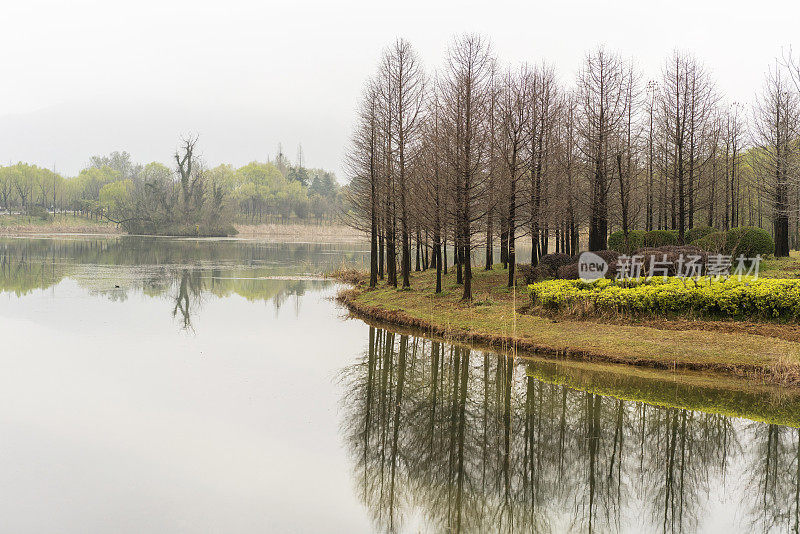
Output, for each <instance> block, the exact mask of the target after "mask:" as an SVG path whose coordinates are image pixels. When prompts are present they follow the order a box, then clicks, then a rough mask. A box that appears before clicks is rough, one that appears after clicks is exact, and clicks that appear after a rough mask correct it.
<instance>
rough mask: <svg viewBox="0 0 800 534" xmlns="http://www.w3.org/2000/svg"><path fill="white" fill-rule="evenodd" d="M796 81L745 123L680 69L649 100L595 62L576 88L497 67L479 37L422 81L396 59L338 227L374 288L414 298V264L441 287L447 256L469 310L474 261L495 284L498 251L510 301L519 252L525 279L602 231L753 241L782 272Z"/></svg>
mask: <svg viewBox="0 0 800 534" xmlns="http://www.w3.org/2000/svg"><path fill="white" fill-rule="evenodd" d="M799 65H800V60H795V59H793V57H791V54H789V56H788V57H785V58H782V60H781V61H780V62H779V64H778V65H777V66H776V67H775V68H774V69H772V70H770V72H769V73H767V75H766V76H765V80H766V81H765V86H764V88H763V89H762V91H761V94H760V96H759V98H758V99H757V101H756V102H755V103H754V104H753V105H752V106H745V105H743V104H742V103H739V102H729V101H728V100H727V99H726V98H725V96H724V93H723V92H722V91H721V89H720V88H719V87H718V86H717V84H716V83H715V81H714V78H713V75H712V74H711V70H710V69H709V68H708V67H706V66H705V65H704V64H703V62H702V61H701V60H700V59H698V58H696V57H694V56H693V55H691V54H689V53H686V52H682V51H676V52H674V53H673V54H672V55H671V56H670V57H669V58H667V59H665V61H664V64H663V67H662V69H661V75H660V76H659V77H658V79H653V80H649V81H647V82H645V81H644V80H643V76H642V75H641V73H640V71H639V69H637V67H636V66H635V63H634V62H633V61H632V60H628V59H625V58H622V57H620V56H619V55H617V54H615V53H614V52H613V51H610V50H607V49H605V48H603V47H600V48H597V49H595V50H592V51H590V52H589V53H588V54H587V55H586V57H585V59H584V61H583V65H582V67H581V68H580V69H579V71H578V73H577V74H576V75H573V76H569V75H566V76H565V75H564V74H563V73H561V75H559V74H558V73H556V71H555V69H554V68H553V67H552V66H549V65H547V64H546V63H539V64H536V65H524V64H523V65H519V66H504V65H502V64H500V62H499V61H498V60H497V58H496V57H495V55H494V53H493V51H492V48H491V46H490V44H489V43H488V42H487V41H486V40H485V39H484V38H482V37H481V36H478V35H463V36H459V37H457V38H455V39H454V40H453V41H452V43H451V45H450V47H449V49H448V51H447V53H446V56H445V60H444V63H443V66H442V68H441V69H440V70H438V71H436V72H432V73H427V74H424V73H423V70H422V66H421V65H420V61H419V58H418V57H417V55H416V54H415V52H414V51H413V49H412V47H411V45H410V44H409V43H408V42H406V41H403V40H398V41H396V42H395V43H394V44H392V45H390V46H389V47H387V48H386V50H385V51H384V52H383V56H382V59H381V61H380V63H379V68H378V69H377V71H376V73H375V75H374V76H373V77H372V78H370V79H369V80H368V81H367V84H366V86H365V90H364V95H363V98H362V102H361V105H360V108H359V111H358V119H357V125H356V128H355V130H354V133H353V139H352V144H351V149H350V151H349V154H348V172H349V175H350V176H349V177H350V184H349V186H348V188H347V191H346V195H347V199H348V208H347V213H346V216H347V222H348V223H349V224H351V225H352V226H354V227H355V228H359V229H362V230H364V231H365V232H368V233H369V234H370V237H371V248H372V251H373V253H372V257H373V259H372V262H371V273H370V274H371V276H370V283H371V285H373V286H374V285H375V284H376V283H377V281H378V280H379V279H383V278H384V277H386V278H387V282H388V283H389V284H392V285H395V286H397V285H398V279H401V280H402V281H403V282H402V285H403V286H408V274H409V271H410V270H411V268H412V266H411V261H410V257H411V255H412V251H413V249H414V248H416V269H427V268H435V269H436V270H437V275H438V276H437V279H438V280H440V279H441V274H442V273H443V272H444V273H446V272H447V268H448V262H447V251H448V245H450V246H451V250H452V263H453V265H454V266H455V269H456V273H457V280H458V283H460V284H463V298H464V299H465V300H469V299H471V297H472V294H471V277H472V263H473V261H472V259H473V256H474V254H475V251H476V250H477V249H478V247H483V248H484V249H485V254H486V261H485V265H486V268H491V267H492V264H493V263H494V256H493V254H494V252H493V250H494V245H495V243H497V242H498V241H499V245H500V261H501V263H502V264H503V265H504V267H508V270H509V272H508V274H509V276H508V283H509V286H512V285H513V284H514V280H515V268H514V266H515V263H516V247H517V243H518V242H519V239H520V238H523V237H525V236H527V237H528V238H529V241H527V242H529V243H530V244H531V248H532V252H531V257H532V263H534V264H535V263H536V262H537V261H538V259H539V258H540V257H541V256H542V255H544V254H548V253H552V252H556V253H565V254H576V253H577V252H578V250H579V248H580V247H581V246H584V247H586V248H588V249H590V250H602V249H604V248H606V246H607V239H608V235H609V234H610V232H612V231H622V233H623V235H624V236H625V239H627V236H628V232H630V231H632V230H654V229H663V230H666V229H669V230H675V231H676V232H677V234H678V236H679V240H680V241H681V242H686V234H687V232H688V231H689V230H690V229H692V228H695V227H699V226H712V227H715V228H717V229H719V230H725V229H729V228H732V227H736V226H741V225H752V226H760V227H767V228H770V229H771V231H772V233H773V234H774V236H775V241H776V245H775V255H781V256H785V255H788V252H789V249H790V247H798V246H800V167H799V165H800V153H798V149H800V140H799V139H798V138H799V137H800V131H798V125H799V124H800V106H799V105H798V98H800V66H799ZM406 66H407V67H408V68H406ZM406 87H411V88H413V90H412V91H408V90H406V89H404V88H406ZM412 117H413V120H412ZM398 247H399V248H400V250H399V251H398V250H397V248H398ZM398 269H399V271H400V272H399V276H398V272H397V270H398ZM440 290H441V282H439V283H437V291H440Z"/></svg>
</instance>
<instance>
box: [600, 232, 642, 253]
mask: <svg viewBox="0 0 800 534" xmlns="http://www.w3.org/2000/svg"><path fill="white" fill-rule="evenodd" d="M645 234H646V232H645V231H644V230H630V231H629V232H628V245H627V246H625V234H624V233H623V232H622V230H618V231H616V232H612V233H611V235H610V236H608V249H609V250H615V251H617V252H620V253H623V254H630V253H631V252H633V251H634V250H638V249H640V248H642V247H643V246H644V236H645Z"/></svg>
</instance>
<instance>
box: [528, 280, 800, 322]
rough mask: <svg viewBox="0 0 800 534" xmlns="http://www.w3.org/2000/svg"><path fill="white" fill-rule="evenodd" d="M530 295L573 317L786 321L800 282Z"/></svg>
mask: <svg viewBox="0 0 800 534" xmlns="http://www.w3.org/2000/svg"><path fill="white" fill-rule="evenodd" d="M528 289H529V290H530V295H531V301H532V303H533V305H535V306H541V307H543V308H545V309H550V310H559V311H570V312H573V313H575V312H577V313H588V314H592V313H603V312H605V313H608V312H612V313H630V314H668V315H669V314H682V315H691V316H713V317H720V316H721V317H733V318H741V319H784V320H796V319H797V318H798V317H800V280H797V279H765V278H760V279H756V280H753V279H747V278H742V279H741V280H739V279H738V278H729V279H727V280H714V279H709V278H701V279H700V280H698V281H697V282H695V281H694V280H687V279H683V278H674V277H673V278H668V279H666V280H664V279H661V278H653V279H651V280H646V279H644V278H642V279H639V280H623V281H617V280H608V279H601V280H597V281H596V282H583V281H582V280H549V281H546V282H538V283H535V284H531V285H529V286H528Z"/></svg>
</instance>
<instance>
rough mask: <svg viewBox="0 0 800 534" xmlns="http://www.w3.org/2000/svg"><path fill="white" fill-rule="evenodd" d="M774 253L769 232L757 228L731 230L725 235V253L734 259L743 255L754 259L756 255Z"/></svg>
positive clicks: (773, 245) (773, 244)
mask: <svg viewBox="0 0 800 534" xmlns="http://www.w3.org/2000/svg"><path fill="white" fill-rule="evenodd" d="M774 251H775V240H773V239H772V236H771V235H769V232H767V231H766V230H764V229H763V228H758V227H757V226H740V227H738V228H731V229H730V230H728V231H727V232H726V234H725V252H726V253H728V254H731V255H732V256H734V257H738V256H740V255H743V256H744V257H745V258H754V257H755V256H756V254H761V255H762V256H766V255H767V254H772V253H773V252H774Z"/></svg>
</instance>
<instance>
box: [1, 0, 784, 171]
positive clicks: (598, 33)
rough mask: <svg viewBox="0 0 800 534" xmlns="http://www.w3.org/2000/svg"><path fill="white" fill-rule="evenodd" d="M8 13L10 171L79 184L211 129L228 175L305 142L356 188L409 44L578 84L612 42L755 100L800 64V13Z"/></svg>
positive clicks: (704, 8)
mask: <svg viewBox="0 0 800 534" xmlns="http://www.w3.org/2000/svg"><path fill="white" fill-rule="evenodd" d="M3 14H4V18H5V19H6V20H5V22H6V24H5V25H4V31H3V32H0V50H3V52H2V53H0V65H2V73H3V83H2V84H0V164H7V163H9V162H16V161H27V162H30V163H36V164H38V165H40V166H44V167H48V168H52V167H53V166H55V168H56V170H58V171H59V172H62V173H63V174H66V175H74V174H77V172H79V171H80V169H81V168H83V167H84V166H85V164H86V162H87V161H88V160H89V158H90V157H91V156H92V155H97V154H107V153H109V152H111V151H113V150H127V151H128V152H130V153H131V155H132V156H133V158H134V159H135V160H136V161H138V162H143V163H144V162H149V161H153V160H157V161H161V162H164V163H169V162H170V159H171V155H172V152H173V151H174V149H175V147H176V145H177V141H178V137H179V136H180V135H181V134H184V133H189V132H193V133H198V134H199V135H200V150H201V152H202V154H203V156H204V159H205V160H206V162H207V163H208V164H210V165H216V164H219V163H232V164H235V165H241V164H244V163H247V162H249V161H253V160H265V159H266V158H267V157H271V156H274V155H275V152H276V149H277V145H278V143H279V142H281V143H282V144H283V148H284V152H285V153H286V155H287V156H288V157H289V158H290V159H292V160H294V159H295V155H296V151H297V146H298V144H300V143H302V146H303V152H304V162H305V164H306V165H308V166H312V167H323V168H327V169H331V170H334V171H336V173H337V175H338V176H339V178H340V181H344V180H345V179H346V175H345V173H344V170H343V169H344V157H345V153H346V147H347V143H348V139H349V136H350V131H351V128H352V124H353V120H354V112H355V108H356V106H357V103H358V100H359V97H360V93H361V89H362V87H363V84H364V81H365V79H366V78H367V77H368V76H369V75H371V74H372V73H373V71H374V70H375V68H376V65H377V62H378V58H379V56H380V53H381V50H382V49H383V47H385V46H386V45H387V44H389V43H390V42H391V41H392V40H393V39H395V38H396V37H398V36H402V37H404V38H406V39H408V40H409V41H410V42H411V43H412V44H413V45H414V46H415V47H416V49H417V50H418V51H419V53H420V55H421V56H422V59H423V61H424V62H425V65H426V67H427V68H428V69H429V70H432V69H433V68H434V67H436V66H437V65H438V64H439V63H440V62H441V61H442V58H443V56H444V52H445V50H446V48H447V45H448V43H449V42H450V40H451V38H452V36H453V35H455V34H458V33H463V32H467V31H470V32H479V33H481V34H484V35H486V36H487V37H489V38H490V39H491V41H492V42H493V45H494V50H495V53H496V54H497V56H498V58H499V59H500V61H501V64H503V63H506V62H510V63H516V62H520V61H528V62H532V63H535V62H540V61H547V62H549V63H551V64H553V65H554V66H555V68H556V70H557V73H558V75H559V76H560V78H561V79H562V80H563V81H565V82H569V81H571V80H572V79H573V78H574V75H575V72H576V70H577V69H578V67H579V65H580V63H581V60H582V59H583V57H584V54H585V53H586V52H587V51H588V50H589V49H591V48H594V47H596V46H597V45H599V44H604V45H605V46H606V47H607V48H608V49H610V50H613V51H616V52H618V53H620V54H621V55H623V56H626V57H633V58H634V59H635V61H636V63H637V65H638V66H639V67H640V69H641V70H642V71H643V77H644V80H647V79H652V78H656V77H658V76H659V73H660V69H661V67H662V65H663V63H664V61H665V60H666V58H667V57H668V56H669V55H670V54H671V52H672V51H673V50H674V49H676V48H679V49H685V50H690V51H692V52H693V53H694V54H695V55H696V56H697V57H698V58H700V59H702V60H703V61H704V62H705V64H706V65H707V67H708V68H709V70H710V71H711V72H712V73H713V75H714V77H715V78H716V80H717V82H718V85H719V87H720V89H721V92H722V93H723V94H724V95H725V96H726V97H727V98H728V100H729V101H734V100H736V101H741V102H749V101H751V100H752V97H753V95H754V94H755V93H756V92H757V91H758V90H759V89H760V87H761V83H762V79H763V75H764V73H765V72H766V70H767V69H768V68H769V67H770V65H771V64H773V63H774V59H775V57H776V56H778V55H780V54H781V52H782V49H785V48H786V47H787V46H788V45H791V44H793V43H792V40H793V39H795V43H794V44H795V46H796V50H795V53H798V52H800V40H798V37H800V35H798V34H797V31H796V21H797V20H798V19H800V7H798V5H797V3H796V2H771V1H762V2H758V3H757V4H754V3H752V2H750V3H741V4H738V5H737V4H736V3H735V2H717V1H714V2H703V3H700V2H687V1H683V0H681V1H672V2H635V1H630V0H624V1H621V2H609V1H589V0H580V1H567V2H546V3H545V2H527V3H524V4H519V5H515V3H512V2H506V1H498V2H492V3H488V4H487V3H486V2H454V1H447V2H436V3H433V2H422V1H419V0H412V1H408V2H404V3H402V4H393V5H392V4H385V5H383V4H377V3H375V2H366V1H364V2H355V1H340V2H336V3H324V2H316V1H299V2H280V3H273V2H246V1H242V0H229V1H228V2H224V3H223V2H204V1H189V0H172V1H165V0H161V1H155V0H143V1H141V2H137V3H128V2H125V3H123V2H117V1H108V0H106V1H99V0H75V1H73V2H69V3H66V2H59V1H56V0H29V1H26V2H16V3H14V4H12V5H5V6H3Z"/></svg>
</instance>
